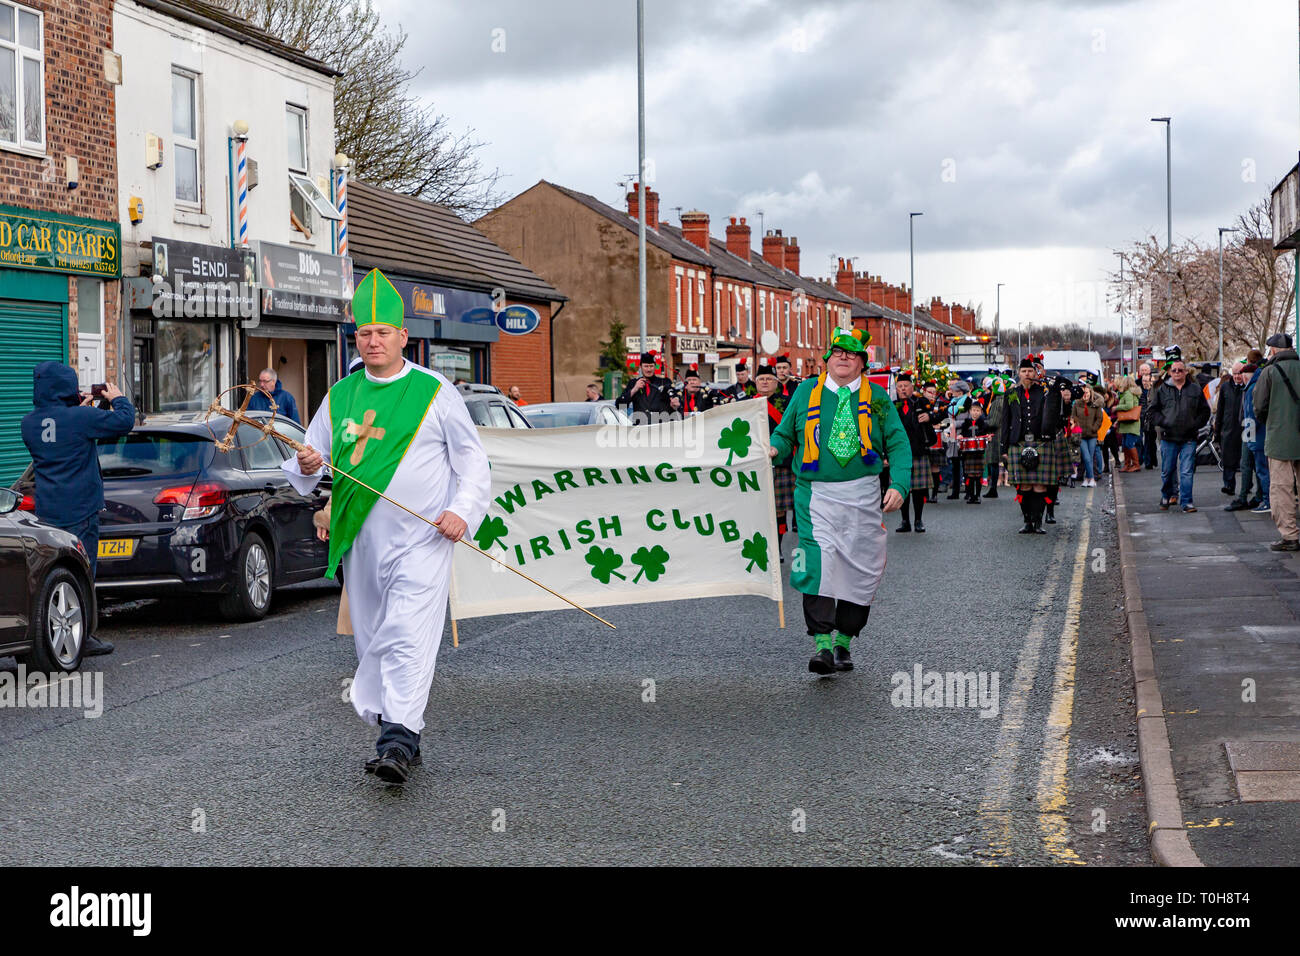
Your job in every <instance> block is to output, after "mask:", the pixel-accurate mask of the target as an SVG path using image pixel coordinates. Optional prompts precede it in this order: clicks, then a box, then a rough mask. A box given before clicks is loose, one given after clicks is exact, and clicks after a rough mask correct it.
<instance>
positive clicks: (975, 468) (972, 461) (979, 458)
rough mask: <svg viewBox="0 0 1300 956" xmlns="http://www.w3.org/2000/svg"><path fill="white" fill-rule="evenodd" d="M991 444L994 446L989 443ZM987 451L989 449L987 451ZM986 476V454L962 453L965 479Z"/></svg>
mask: <svg viewBox="0 0 1300 956" xmlns="http://www.w3.org/2000/svg"><path fill="white" fill-rule="evenodd" d="M989 444H990V445H991V444H993V443H992V442H989ZM986 450H987V449H986ZM983 474H984V452H983V451H964V452H962V453H961V476H962V477H963V478H975V477H982V476H983Z"/></svg>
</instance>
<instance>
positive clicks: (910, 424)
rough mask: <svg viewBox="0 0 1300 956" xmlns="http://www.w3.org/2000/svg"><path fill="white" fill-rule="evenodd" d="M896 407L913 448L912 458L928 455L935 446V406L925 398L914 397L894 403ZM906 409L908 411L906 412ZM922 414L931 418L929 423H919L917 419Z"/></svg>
mask: <svg viewBox="0 0 1300 956" xmlns="http://www.w3.org/2000/svg"><path fill="white" fill-rule="evenodd" d="M894 407H895V408H897V409H898V417H899V418H900V419H901V420H902V422H903V430H904V431H905V432H907V440H908V444H910V445H911V446H912V456H913V457H915V456H917V455H924V454H926V452H927V450H928V449H929V448H930V446H931V445H933V444H934V439H935V433H934V418H935V414H934V406H933V405H931V404H930V402H929V401H928V400H926V399H924V398H918V397H917V396H916V395H913V396H912V397H911V398H906V399H904V398H900V399H898V400H897V401H895V402H894ZM904 408H906V411H904ZM922 414H928V415H929V416H930V420H929V421H924V422H921V421H917V417H918V416H919V415H922Z"/></svg>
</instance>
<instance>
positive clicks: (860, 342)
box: [822, 327, 871, 362]
mask: <svg viewBox="0 0 1300 956" xmlns="http://www.w3.org/2000/svg"><path fill="white" fill-rule="evenodd" d="M870 341H871V333H870V332H864V331H862V329H842V328H838V327H837V328H836V329H835V331H833V332H832V333H831V344H830V345H828V346H827V347H826V354H825V355H823V356H822V360H823V361H825V360H827V359H829V358H830V357H831V351H832V350H833V349H843V350H844V351H846V352H853V353H855V354H857V355H861V356H862V361H864V362H865V361H866V360H867V343H868V342H870Z"/></svg>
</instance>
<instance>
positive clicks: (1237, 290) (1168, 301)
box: [1111, 198, 1295, 360]
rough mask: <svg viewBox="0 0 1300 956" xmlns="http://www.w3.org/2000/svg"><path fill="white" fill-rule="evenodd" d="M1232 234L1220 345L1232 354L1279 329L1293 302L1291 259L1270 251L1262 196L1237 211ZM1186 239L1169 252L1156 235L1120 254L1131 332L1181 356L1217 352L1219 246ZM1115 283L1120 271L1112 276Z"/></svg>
mask: <svg viewBox="0 0 1300 956" xmlns="http://www.w3.org/2000/svg"><path fill="white" fill-rule="evenodd" d="M1234 225H1236V227H1237V229H1238V230H1239V231H1238V232H1235V233H1231V234H1225V235H1224V246H1223V349H1224V355H1225V356H1228V355H1239V354H1242V353H1244V352H1245V351H1246V350H1247V349H1250V348H1262V347H1263V344H1264V340H1265V339H1266V338H1268V336H1269V335H1271V334H1272V333H1273V332H1276V331H1278V330H1279V329H1283V328H1285V327H1286V325H1287V323H1288V319H1289V316H1290V311H1291V308H1292V306H1293V305H1294V303H1295V298H1294V297H1295V276H1294V272H1295V270H1294V268H1293V265H1292V260H1291V257H1290V256H1288V255H1281V256H1279V255H1277V254H1276V253H1274V251H1273V240H1272V237H1271V232H1272V225H1271V220H1270V217H1269V201H1268V199H1267V198H1265V199H1262V200H1260V201H1259V202H1257V203H1255V204H1254V205H1252V206H1251V207H1250V208H1249V209H1247V210H1246V211H1245V212H1243V213H1241V214H1240V215H1239V216H1237V219H1236V222H1235V223H1234ZM1217 240H1218V237H1217V236H1216V237H1215V243H1214V244H1212V245H1208V244H1207V245H1202V244H1200V243H1197V242H1195V241H1185V242H1182V243H1180V244H1178V245H1176V246H1174V247H1173V249H1172V250H1170V252H1169V253H1168V254H1166V252H1165V250H1164V246H1163V244H1162V243H1161V242H1160V240H1159V239H1157V238H1156V237H1155V236H1147V237H1146V238H1144V239H1142V240H1141V241H1138V242H1134V243H1132V244H1131V245H1130V246H1129V247H1128V248H1127V249H1124V250H1119V251H1123V252H1124V255H1125V263H1126V269H1125V273H1126V274H1125V276H1124V290H1123V292H1122V295H1123V297H1124V301H1125V302H1126V304H1127V308H1128V310H1129V311H1130V312H1131V313H1133V314H1135V315H1136V318H1137V322H1138V335H1139V337H1142V338H1145V339H1146V340H1147V341H1163V340H1164V339H1165V338H1167V337H1168V332H1167V329H1168V327H1169V319H1170V317H1172V320H1173V322H1172V324H1173V337H1174V341H1173V342H1171V343H1165V344H1177V345H1179V346H1181V347H1182V350H1183V354H1184V355H1185V356H1187V357H1188V358H1200V359H1205V360H1217V359H1218V357H1219V249H1218V241H1217ZM1111 281H1113V282H1116V283H1118V282H1119V275H1118V273H1115V274H1113V275H1112V276H1111Z"/></svg>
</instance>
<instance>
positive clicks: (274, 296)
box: [262, 288, 351, 322]
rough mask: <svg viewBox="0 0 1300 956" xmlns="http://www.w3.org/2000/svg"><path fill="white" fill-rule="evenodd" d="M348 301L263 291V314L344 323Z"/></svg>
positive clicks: (332, 297)
mask: <svg viewBox="0 0 1300 956" xmlns="http://www.w3.org/2000/svg"><path fill="white" fill-rule="evenodd" d="M350 304H351V303H350V302H349V301H348V300H347V299H340V298H338V297H337V296H327V295H304V294H303V293H301V292H282V291H281V290H279V289H266V288H264V289H262V314H263V315H276V316H283V317H286V318H291V319H316V320H324V321H327V322H343V321H345V320H346V319H347V318H348V312H347V310H348V306H349V305H350Z"/></svg>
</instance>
